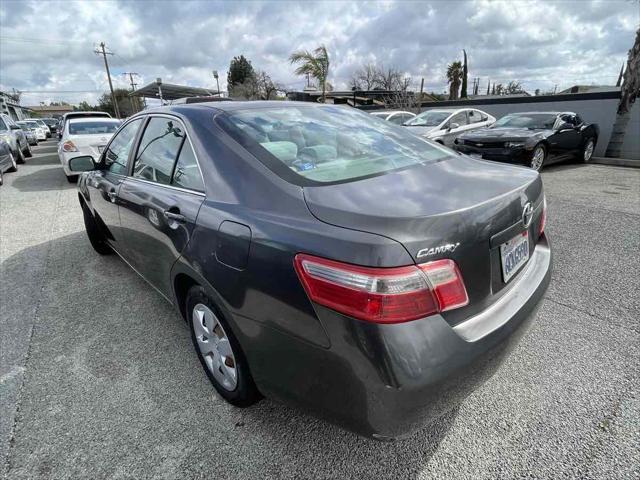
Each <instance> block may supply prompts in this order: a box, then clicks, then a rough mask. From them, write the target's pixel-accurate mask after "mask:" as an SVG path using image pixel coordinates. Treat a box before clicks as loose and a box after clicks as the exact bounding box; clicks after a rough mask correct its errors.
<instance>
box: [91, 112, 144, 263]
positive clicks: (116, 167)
mask: <svg viewBox="0 0 640 480" xmlns="http://www.w3.org/2000/svg"><path fill="white" fill-rule="evenodd" d="M141 123H142V120H141V119H136V120H133V121H131V122H130V123H128V124H127V125H125V126H124V127H122V129H121V130H120V131H118V132H117V133H116V135H115V136H114V137H113V139H112V140H111V142H110V143H109V145H108V146H107V148H106V149H105V152H104V154H103V156H102V158H101V163H100V167H101V168H99V169H98V170H96V171H94V172H92V173H91V176H90V178H89V181H88V182H87V187H88V189H89V198H90V199H91V205H92V206H93V209H94V215H95V218H96V222H97V223H98V228H100V230H102V232H103V233H104V235H105V236H106V238H107V240H108V242H109V243H110V244H111V246H112V247H113V248H114V249H115V250H116V251H117V252H118V253H120V254H124V245H123V244H122V243H123V242H122V240H123V234H122V230H121V228H120V216H119V213H118V204H119V200H118V193H119V191H120V187H121V185H122V182H123V181H124V179H125V178H126V174H127V164H128V159H129V154H130V153H131V148H132V146H133V143H134V140H135V138H136V133H137V132H138V129H139V128H140V125H141Z"/></svg>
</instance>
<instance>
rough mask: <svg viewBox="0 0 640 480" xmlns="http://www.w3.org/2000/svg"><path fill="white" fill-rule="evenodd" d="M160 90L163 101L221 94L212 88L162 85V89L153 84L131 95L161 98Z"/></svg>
mask: <svg viewBox="0 0 640 480" xmlns="http://www.w3.org/2000/svg"><path fill="white" fill-rule="evenodd" d="M160 89H162V99H163V100H178V99H179V98H185V97H208V96H211V95H217V94H219V93H220V92H218V91H216V90H215V89H210V88H200V87H189V86H187V85H173V84H171V83H161V84H160V88H158V84H157V83H156V82H151V83H149V84H148V85H145V86H144V87H141V88H139V89H137V90H135V91H133V92H131V93H130V94H129V95H131V96H136V97H146V98H160Z"/></svg>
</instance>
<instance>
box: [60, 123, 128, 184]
mask: <svg viewBox="0 0 640 480" xmlns="http://www.w3.org/2000/svg"><path fill="white" fill-rule="evenodd" d="M119 126H120V120H116V119H114V118H107V117H79V118H78V117H76V118H72V119H70V120H68V121H67V122H66V123H65V127H64V130H63V131H62V138H61V139H60V142H59V143H58V158H59V159H60V163H61V164H62V169H63V170H64V174H65V175H66V176H67V180H69V182H74V181H75V180H76V178H77V175H75V174H73V173H72V172H71V171H70V170H69V159H70V158H73V157H77V156H80V155H89V156H91V157H93V158H98V157H99V156H100V154H101V153H102V151H103V150H104V147H105V146H106V145H107V143H109V140H110V139H111V136H112V135H113V134H114V132H115V131H116V130H117V129H118V127H119Z"/></svg>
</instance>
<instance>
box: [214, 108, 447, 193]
mask: <svg viewBox="0 0 640 480" xmlns="http://www.w3.org/2000/svg"><path fill="white" fill-rule="evenodd" d="M216 121H217V122H218V124H219V125H220V126H221V127H222V129H223V130H225V131H226V132H227V133H228V134H229V135H231V136H232V137H233V138H234V139H235V140H236V141H238V142H239V143H240V144H241V145H243V146H244V147H245V148H246V149H247V150H248V151H249V152H251V153H252V154H253V155H254V156H255V157H256V158H257V159H258V160H260V161H261V162H262V163H264V164H265V165H266V166H267V167H268V168H270V169H271V170H272V171H274V172H275V173H276V174H278V175H280V176H281V177H282V178H284V179H285V180H287V181H289V182H291V183H293V184H296V185H319V184H325V183H336V182H345V181H353V180H355V179H358V178H362V177H367V176H374V175H382V174H386V173H388V172H391V171H394V170H398V169H403V168H410V167H412V166H415V165H420V164H425V163H431V162H434V161H438V160H442V159H446V158H449V157H452V156H453V154H451V153H448V152H447V151H446V150H445V149H442V148H439V147H437V146H434V145H431V144H430V143H428V142H426V141H425V140H423V139H421V138H419V137H418V136H416V135H413V134H412V133H411V131H410V129H408V128H405V127H399V126H396V125H393V124H392V123H391V122H381V121H379V120H376V119H375V118H372V116H371V115H369V114H367V113H363V112H360V111H357V110H355V109H352V108H346V107H341V106H332V105H323V106H295V107H293V106H283V107H272V108H268V107H267V108H252V109H246V110H238V111H233V112H228V113H226V114H223V115H219V116H218V117H216Z"/></svg>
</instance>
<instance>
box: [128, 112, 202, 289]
mask: <svg viewBox="0 0 640 480" xmlns="http://www.w3.org/2000/svg"><path fill="white" fill-rule="evenodd" d="M204 198H205V197H204V185H203V182H202V175H201V173H200V168H199V166H198V162H197V160H196V156H195V152H194V150H193V146H192V144H191V142H190V140H189V139H188V137H187V133H186V129H185V127H184V125H183V124H182V122H181V121H180V120H179V119H178V118H176V117H173V116H169V115H153V116H150V117H149V120H148V122H147V124H146V126H145V129H144V133H143V134H142V136H141V138H140V143H139V145H138V148H137V151H136V154H135V158H134V161H133V168H132V171H131V174H130V176H129V177H127V179H126V180H125V181H124V183H123V185H122V186H121V188H120V193H119V201H120V220H121V224H122V228H123V230H124V232H125V238H126V240H125V241H126V250H127V260H128V261H129V263H130V264H131V265H132V266H133V268H135V269H136V270H137V271H138V272H139V273H140V274H141V275H142V276H143V277H144V278H145V279H146V280H147V281H148V282H150V283H151V284H152V285H153V286H154V287H156V288H157V289H158V290H159V291H160V292H161V293H162V294H163V295H165V296H166V297H168V298H170V295H171V283H170V271H171V267H172V265H173V264H174V262H175V261H176V260H177V259H178V257H179V256H180V254H181V252H182V251H183V250H184V248H185V247H186V245H187V243H188V242H189V240H190V239H191V235H192V233H193V229H194V226H195V221H196V217H197V216H198V211H199V210H200V206H201V205H202V202H203V201H204Z"/></svg>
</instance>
